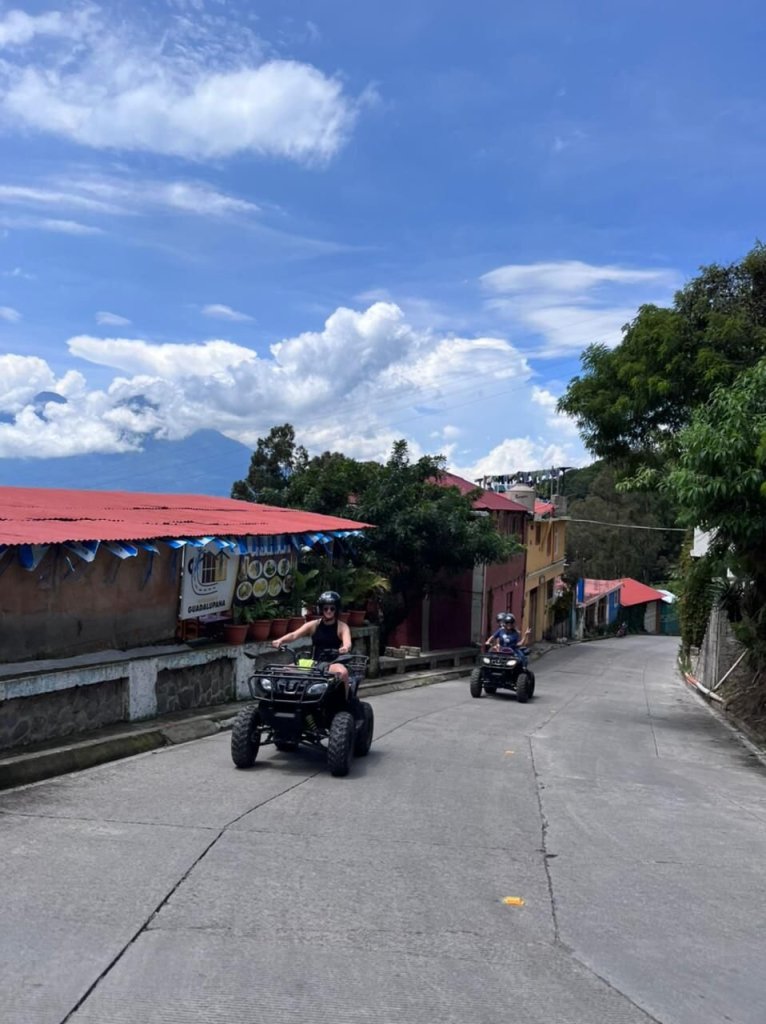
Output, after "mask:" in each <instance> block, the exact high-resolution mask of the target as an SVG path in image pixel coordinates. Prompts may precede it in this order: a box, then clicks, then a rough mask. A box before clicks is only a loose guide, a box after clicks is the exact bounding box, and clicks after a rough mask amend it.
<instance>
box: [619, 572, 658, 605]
mask: <svg viewBox="0 0 766 1024" xmlns="http://www.w3.org/2000/svg"><path fill="white" fill-rule="evenodd" d="M661 600H662V594H661V593H660V592H659V590H655V589H654V587H647V585H646V584H645V583H639V582H638V580H632V579H630V578H629V577H628V578H626V579H624V580H623V581H622V590H621V591H620V604H621V605H622V606H623V608H630V606H631V605H634V604H646V602H647V601H661Z"/></svg>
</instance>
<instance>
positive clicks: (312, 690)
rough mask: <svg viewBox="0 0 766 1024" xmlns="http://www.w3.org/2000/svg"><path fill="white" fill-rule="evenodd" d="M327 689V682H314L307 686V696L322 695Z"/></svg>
mask: <svg viewBox="0 0 766 1024" xmlns="http://www.w3.org/2000/svg"><path fill="white" fill-rule="evenodd" d="M326 689H327V683H325V682H318V683H312V684H311V686H309V687H307V688H306V696H307V697H321V696H322V694H323V693H324V692H325V690H326Z"/></svg>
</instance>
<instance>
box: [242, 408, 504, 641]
mask: <svg viewBox="0 0 766 1024" xmlns="http://www.w3.org/2000/svg"><path fill="white" fill-rule="evenodd" d="M444 470H445V460H444V459H443V458H442V457H441V456H431V455H426V456H423V457H422V458H420V459H418V460H417V461H415V462H412V461H411V460H410V456H409V450H408V448H407V443H406V442H405V441H397V442H396V443H395V444H394V446H393V449H392V452H391V456H390V458H389V459H388V461H387V462H386V463H385V465H381V464H380V463H376V462H363V463H360V462H356V461H355V460H354V459H349V458H348V457H347V456H345V455H342V454H340V453H339V452H324V453H323V454H322V455H318V456H315V457H314V458H311V459H309V458H308V457H307V456H306V453H305V450H304V449H303V448H300V447H299V446H297V445H296V443H295V432H294V430H293V428H292V427H291V426H290V425H289V424H285V425H284V426H282V427H275V428H273V429H272V430H271V431H270V433H269V434H268V436H267V437H266V438H262V439H260V440H259V441H258V445H257V447H256V450H255V452H254V453H253V458H252V461H251V467H250V473H249V474H248V478H247V480H246V481H237V483H236V484H235V485H234V488H233V496H234V497H239V498H244V499H245V500H251V501H255V500H258V501H263V502H268V503H271V504H279V505H283V506H286V507H291V508H303V509H306V510H307V511H310V512H321V513H324V514H325V515H342V516H348V517H350V518H353V519H356V520H358V521H360V522H364V523H369V524H370V525H372V526H374V527H376V528H375V529H374V530H370V531H369V532H368V533H367V534H366V536H365V539H364V540H363V541H361V542H359V543H358V545H357V546H356V548H355V550H354V552H353V554H352V561H353V563H354V564H355V565H357V566H365V567H369V568H372V569H374V570H376V571H377V572H378V573H379V574H381V575H383V576H385V577H387V578H388V579H389V580H390V582H391V591H390V593H389V594H386V596H385V598H384V602H383V603H384V617H385V622H384V625H385V626H389V627H390V626H392V625H394V624H396V622H398V621H401V620H402V618H404V616H405V615H406V614H407V610H408V608H409V607H410V604H411V602H412V601H413V600H416V599H419V598H420V597H422V596H423V595H424V594H425V593H427V592H429V591H434V590H436V589H438V588H440V587H446V586H448V585H449V580H450V578H452V577H454V576H455V575H456V574H459V573H461V572H463V571H464V570H466V569H470V568H472V567H473V566H474V565H475V564H476V563H477V562H501V561H504V560H506V559H507V558H509V557H510V556H511V555H512V554H514V553H515V552H517V551H520V550H521V545H520V544H519V542H518V540H516V539H515V538H512V537H507V536H504V535H501V534H500V533H499V532H498V531H497V529H496V528H495V524H494V522H493V520H492V519H491V518H489V517H485V516H478V515H476V514H475V513H474V510H473V506H472V496H471V495H462V494H461V493H460V491H459V490H458V489H457V488H456V487H443V486H441V485H440V484H439V483H438V480H439V478H440V476H441V475H442V474H443V473H444ZM477 493H478V492H477ZM333 571H334V572H337V573H342V567H334V568H333ZM327 578H328V579H329V578H330V577H329V576H328V577H327Z"/></svg>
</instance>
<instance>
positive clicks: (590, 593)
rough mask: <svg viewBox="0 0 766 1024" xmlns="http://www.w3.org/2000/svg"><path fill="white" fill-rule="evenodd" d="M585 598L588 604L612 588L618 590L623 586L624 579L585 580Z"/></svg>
mask: <svg viewBox="0 0 766 1024" xmlns="http://www.w3.org/2000/svg"><path fill="white" fill-rule="evenodd" d="M583 583H584V588H583V600H584V601H585V603H586V604H588V603H589V602H590V601H592V600H594V598H596V597H601V596H602V595H603V594H608V593H609V592H610V591H612V590H617V589H619V588H620V587H621V586H622V583H623V581H622V580H590V579H586V580H583Z"/></svg>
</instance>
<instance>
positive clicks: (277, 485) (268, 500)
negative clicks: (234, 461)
mask: <svg viewBox="0 0 766 1024" xmlns="http://www.w3.org/2000/svg"><path fill="white" fill-rule="evenodd" d="M307 463H308V453H307V451H306V449H305V448H303V447H301V446H300V445H296V443H295V430H294V429H293V427H292V426H291V425H290V424H289V423H283V424H282V426H280V427H272V428H271V430H270V431H269V433H268V435H267V436H266V437H259V438H258V443H257V444H256V446H255V451H254V452H253V454H252V456H251V458H250V468H249V470H248V473H247V476H246V477H245V479H244V480H237V481H235V482H234V484H233V485H232V489H231V496H232V498H238V499H239V500H240V501H257V502H259V503H260V504H262V505H285V504H286V502H285V500H284V498H285V493H286V491H287V488H288V486H289V484H290V481H291V479H292V477H293V476H294V475H295V474H296V473H298V472H301V471H302V470H304V469H305V467H306V464H307Z"/></svg>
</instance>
